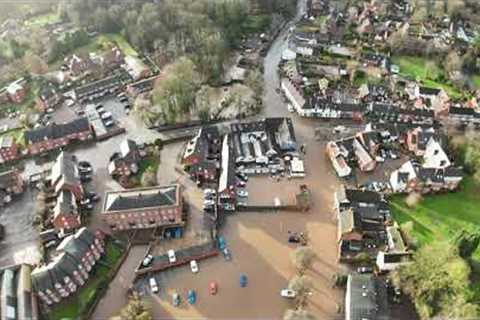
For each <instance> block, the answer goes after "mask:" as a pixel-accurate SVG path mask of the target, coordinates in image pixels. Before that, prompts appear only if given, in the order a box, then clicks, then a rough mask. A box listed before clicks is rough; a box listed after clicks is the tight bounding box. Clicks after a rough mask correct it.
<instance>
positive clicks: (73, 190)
mask: <svg viewBox="0 0 480 320" xmlns="http://www.w3.org/2000/svg"><path fill="white" fill-rule="evenodd" d="M46 186H47V188H48V189H49V193H50V195H51V196H52V197H54V198H55V201H56V202H55V206H54V207H53V216H52V219H51V220H52V223H53V227H54V229H55V230H56V231H57V232H59V233H60V234H61V235H65V234H67V233H69V232H72V231H74V230H76V229H78V228H80V227H81V225H82V221H81V212H80V210H79V208H78V204H79V203H80V201H81V200H83V195H84V190H83V186H82V184H81V182H80V179H79V173H78V168H77V166H76V164H75V162H74V160H73V158H72V155H71V154H69V153H67V152H61V153H60V154H59V156H58V157H57V159H56V161H55V163H54V165H53V167H52V170H51V173H50V176H49V177H48V178H47V181H46Z"/></svg>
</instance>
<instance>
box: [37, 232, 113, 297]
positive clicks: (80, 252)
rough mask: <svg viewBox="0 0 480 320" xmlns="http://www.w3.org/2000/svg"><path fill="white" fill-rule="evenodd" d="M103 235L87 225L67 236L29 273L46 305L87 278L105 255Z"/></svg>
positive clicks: (83, 282)
mask: <svg viewBox="0 0 480 320" xmlns="http://www.w3.org/2000/svg"><path fill="white" fill-rule="evenodd" d="M104 252H105V249H104V241H103V235H102V234H101V233H100V232H98V231H97V232H95V233H93V232H91V231H89V230H88V229H87V228H85V227H84V228H81V229H79V230H78V231H77V232H76V233H75V234H73V235H70V236H68V237H66V238H65V239H64V240H63V241H62V242H61V243H60V245H59V246H58V247H57V249H56V250H55V256H54V257H53V258H52V259H51V261H50V262H48V263H47V264H45V265H41V266H38V267H37V268H35V270H33V272H32V285H33V289H34V291H35V292H36V293H37V295H38V297H39V298H40V301H41V302H42V303H44V304H46V305H52V304H55V303H59V302H60V301H61V300H62V299H65V298H67V297H68V296H70V295H73V294H74V293H75V292H76V291H77V290H78V289H79V288H80V287H82V286H83V285H84V284H85V283H86V282H87V281H88V278H89V273H90V272H91V271H92V269H93V267H94V266H95V264H96V263H97V261H98V260H100V258H101V256H102V255H103V254H104Z"/></svg>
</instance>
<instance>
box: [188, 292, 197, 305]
mask: <svg viewBox="0 0 480 320" xmlns="http://www.w3.org/2000/svg"><path fill="white" fill-rule="evenodd" d="M195 302H197V294H196V293H195V290H192V289H190V290H188V303H190V304H195Z"/></svg>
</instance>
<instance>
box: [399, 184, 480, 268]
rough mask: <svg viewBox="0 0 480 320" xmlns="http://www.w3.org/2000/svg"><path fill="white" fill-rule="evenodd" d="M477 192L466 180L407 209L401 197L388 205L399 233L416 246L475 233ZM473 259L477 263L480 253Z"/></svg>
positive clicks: (479, 215)
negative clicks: (400, 226) (461, 233)
mask: <svg viewBox="0 0 480 320" xmlns="http://www.w3.org/2000/svg"><path fill="white" fill-rule="evenodd" d="M479 192H480V185H479V184H477V183H476V182H475V181H474V180H473V178H471V177H466V178H465V179H464V181H463V182H462V184H461V185H460V189H459V190H458V191H457V192H452V193H446V194H441V195H428V196H425V197H424V198H423V199H422V200H421V201H420V202H419V203H417V204H416V205H414V206H413V207H409V206H407V204H406V202H405V197H404V196H394V197H393V198H392V199H391V202H390V203H391V207H392V211H393V215H394V218H395V220H396V221H397V222H398V223H399V224H401V225H402V230H403V231H404V232H406V233H407V234H408V236H409V237H411V238H412V239H413V240H414V242H416V244H417V245H418V246H423V245H428V244H432V243H433V242H437V241H443V240H450V239H452V238H453V237H454V236H455V235H456V234H457V233H458V231H459V230H462V229H464V230H467V231H474V230H475V229H476V228H478V222H479V221H480V202H479V201H478V199H479V197H478V195H479ZM409 222H410V223H409ZM406 223H409V224H406ZM473 257H474V258H475V259H476V260H477V261H478V260H480V250H476V252H475V253H474V255H473Z"/></svg>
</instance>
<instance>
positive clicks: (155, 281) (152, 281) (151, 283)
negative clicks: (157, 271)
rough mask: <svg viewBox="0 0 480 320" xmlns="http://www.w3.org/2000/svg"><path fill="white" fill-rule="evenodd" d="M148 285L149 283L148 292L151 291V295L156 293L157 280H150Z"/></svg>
mask: <svg viewBox="0 0 480 320" xmlns="http://www.w3.org/2000/svg"><path fill="white" fill-rule="evenodd" d="M149 283H150V290H151V291H152V293H157V292H158V285H157V280H155V278H150V280H149Z"/></svg>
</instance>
